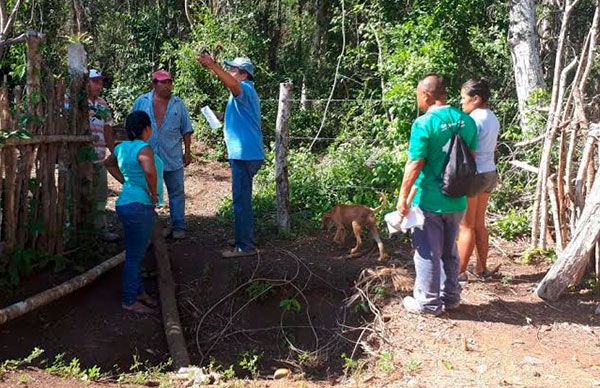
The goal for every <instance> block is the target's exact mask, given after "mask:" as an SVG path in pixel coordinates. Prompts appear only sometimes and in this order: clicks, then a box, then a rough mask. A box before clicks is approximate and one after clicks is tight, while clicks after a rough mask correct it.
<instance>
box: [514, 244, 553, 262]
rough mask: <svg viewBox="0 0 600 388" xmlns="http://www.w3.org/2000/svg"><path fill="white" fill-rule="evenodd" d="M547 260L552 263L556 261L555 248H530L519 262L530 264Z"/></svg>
mask: <svg viewBox="0 0 600 388" xmlns="http://www.w3.org/2000/svg"><path fill="white" fill-rule="evenodd" d="M542 261H545V262H547V263H549V264H552V263H554V262H555V261H556V251H555V250H553V249H542V248H539V247H535V248H529V249H527V250H526V251H525V252H524V253H523V257H521V260H519V261H518V262H519V263H520V264H525V265H530V264H535V263H539V262H542Z"/></svg>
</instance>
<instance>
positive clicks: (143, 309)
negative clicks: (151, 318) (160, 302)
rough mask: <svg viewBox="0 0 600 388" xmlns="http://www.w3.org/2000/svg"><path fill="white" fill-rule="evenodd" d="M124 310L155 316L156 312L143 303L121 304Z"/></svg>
mask: <svg viewBox="0 0 600 388" xmlns="http://www.w3.org/2000/svg"><path fill="white" fill-rule="evenodd" d="M121 307H123V309H124V310H126V311H129V312H132V313H137V314H156V310H154V309H151V308H150V307H148V306H146V305H145V304H143V303H140V302H135V303H134V304H129V305H128V304H122V305H121Z"/></svg>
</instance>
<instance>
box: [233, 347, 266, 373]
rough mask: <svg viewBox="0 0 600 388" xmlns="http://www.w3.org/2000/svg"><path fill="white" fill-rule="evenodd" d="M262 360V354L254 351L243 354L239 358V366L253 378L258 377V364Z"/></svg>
mask: <svg viewBox="0 0 600 388" xmlns="http://www.w3.org/2000/svg"><path fill="white" fill-rule="evenodd" d="M261 358H262V353H257V352H256V351H254V350H250V351H246V352H242V353H240V354H239V357H238V362H237V364H238V366H239V367H240V368H242V369H243V370H245V371H246V372H248V373H249V374H250V375H251V376H252V377H253V378H257V377H258V364H259V362H260V359H261Z"/></svg>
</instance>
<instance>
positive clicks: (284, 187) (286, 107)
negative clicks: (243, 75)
mask: <svg viewBox="0 0 600 388" xmlns="http://www.w3.org/2000/svg"><path fill="white" fill-rule="evenodd" d="M291 94H292V84H291V82H286V83H282V84H280V85H279V109H278V112H277V124H276V126H275V154H276V159H275V182H276V186H277V226H278V228H279V231H280V232H288V231H289V230H290V188H289V182H288V148H289V142H290V137H289V136H290V134H289V128H288V119H289V117H290V96H291Z"/></svg>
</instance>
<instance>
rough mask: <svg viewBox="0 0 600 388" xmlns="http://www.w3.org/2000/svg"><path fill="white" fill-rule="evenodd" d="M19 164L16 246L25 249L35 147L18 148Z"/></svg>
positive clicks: (16, 202)
mask: <svg viewBox="0 0 600 388" xmlns="http://www.w3.org/2000/svg"><path fill="white" fill-rule="evenodd" d="M19 152H20V154H21V155H20V162H19V163H18V172H17V191H16V193H17V197H16V201H15V206H16V207H17V210H18V212H19V213H18V216H17V217H18V219H17V223H18V226H17V246H18V247H20V248H23V247H25V243H26V241H27V240H28V236H27V227H28V225H29V221H30V219H35V218H31V217H30V216H31V215H30V214H29V211H30V206H29V205H30V202H29V180H30V178H31V170H32V168H33V164H34V162H35V156H36V150H35V146H23V147H19Z"/></svg>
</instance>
